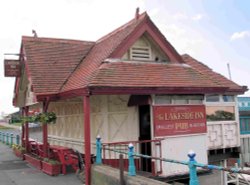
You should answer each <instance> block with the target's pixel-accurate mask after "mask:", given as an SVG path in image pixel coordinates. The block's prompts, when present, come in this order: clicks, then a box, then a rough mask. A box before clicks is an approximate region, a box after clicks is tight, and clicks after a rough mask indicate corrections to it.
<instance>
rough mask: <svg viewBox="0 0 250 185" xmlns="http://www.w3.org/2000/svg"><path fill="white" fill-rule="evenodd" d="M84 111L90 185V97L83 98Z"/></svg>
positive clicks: (87, 180) (86, 156)
mask: <svg viewBox="0 0 250 185" xmlns="http://www.w3.org/2000/svg"><path fill="white" fill-rule="evenodd" d="M83 110H84V143H85V145H84V150H85V159H84V160H85V184H86V185H90V170H91V155H90V154H91V151H90V150H91V148H90V132H91V131H90V97H89V96H83Z"/></svg>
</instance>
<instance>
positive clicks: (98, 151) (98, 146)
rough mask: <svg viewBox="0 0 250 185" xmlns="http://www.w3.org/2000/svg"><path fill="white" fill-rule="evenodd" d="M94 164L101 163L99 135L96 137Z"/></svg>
mask: <svg viewBox="0 0 250 185" xmlns="http://www.w3.org/2000/svg"><path fill="white" fill-rule="evenodd" d="M95 163H96V164H102V143H101V137H100V136H99V135H98V136H97V137H96V161H95Z"/></svg>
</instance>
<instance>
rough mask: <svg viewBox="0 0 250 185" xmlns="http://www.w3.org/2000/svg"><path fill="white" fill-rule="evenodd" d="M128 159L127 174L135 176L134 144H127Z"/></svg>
mask: <svg viewBox="0 0 250 185" xmlns="http://www.w3.org/2000/svg"><path fill="white" fill-rule="evenodd" d="M128 160H129V166H128V175H129V176H135V175H136V172H135V161H134V146H133V144H132V143H130V144H129V145H128Z"/></svg>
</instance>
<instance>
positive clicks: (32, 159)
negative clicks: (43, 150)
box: [24, 154, 42, 170]
mask: <svg viewBox="0 0 250 185" xmlns="http://www.w3.org/2000/svg"><path fill="white" fill-rule="evenodd" d="M24 156H25V157H24V158H25V161H27V162H28V163H29V164H31V165H32V166H34V167H35V168H37V169H39V170H41V169H42V161H41V159H40V158H38V157H36V156H33V155H30V154H24Z"/></svg>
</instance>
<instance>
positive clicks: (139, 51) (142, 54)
mask: <svg viewBox="0 0 250 185" xmlns="http://www.w3.org/2000/svg"><path fill="white" fill-rule="evenodd" d="M130 57H131V59H133V60H151V49H150V47H138V46H137V47H132V48H131V49H130Z"/></svg>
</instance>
